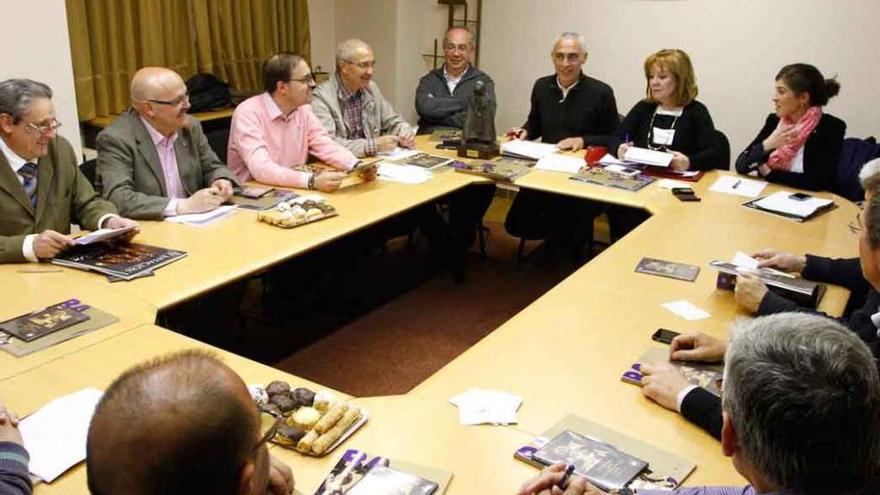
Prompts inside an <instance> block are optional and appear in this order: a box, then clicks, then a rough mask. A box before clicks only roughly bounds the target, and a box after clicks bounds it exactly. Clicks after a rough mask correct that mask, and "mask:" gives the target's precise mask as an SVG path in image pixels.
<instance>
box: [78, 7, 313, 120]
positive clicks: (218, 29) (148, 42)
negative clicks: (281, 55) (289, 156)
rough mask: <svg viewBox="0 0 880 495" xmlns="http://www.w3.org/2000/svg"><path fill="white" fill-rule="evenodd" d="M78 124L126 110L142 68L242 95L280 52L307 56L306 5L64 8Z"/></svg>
mask: <svg viewBox="0 0 880 495" xmlns="http://www.w3.org/2000/svg"><path fill="white" fill-rule="evenodd" d="M66 3H67V22H68V28H69V32H70V49H71V58H72V60H73V74H74V80H75V88H76V99H77V107H78V111H79V118H80V120H89V119H92V118H95V117H100V116H107V115H113V114H117V113H120V112H122V111H123V110H125V108H127V107H128V105H129V94H128V86H129V82H130V81H131V76H132V75H133V74H134V73H135V71H137V70H138V69H139V68H140V67H144V66H148V65H158V66H163V67H169V68H171V69H174V70H175V71H177V72H178V73H179V74H180V75H181V76H182V77H183V78H184V79H187V78H189V77H191V76H192V75H194V74H195V73H196V72H210V73H213V74H215V75H217V76H218V77H219V78H220V79H223V80H224V81H227V82H228V83H230V84H231V85H232V86H233V87H234V88H236V89H238V90H239V91H242V92H245V93H256V92H259V91H260V90H261V81H260V80H261V77H260V64H261V62H262V61H263V59H265V58H266V57H267V56H269V55H271V54H272V53H275V52H278V51H293V52H296V53H299V54H301V55H303V56H304V57H305V58H306V59H307V60H308V59H309V56H310V49H311V47H310V39H309V21H308V19H309V14H308V1H307V0H66Z"/></svg>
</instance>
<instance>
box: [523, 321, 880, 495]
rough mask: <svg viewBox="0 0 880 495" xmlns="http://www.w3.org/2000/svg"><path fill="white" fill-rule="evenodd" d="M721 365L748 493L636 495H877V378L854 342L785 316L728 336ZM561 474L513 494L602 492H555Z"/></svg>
mask: <svg viewBox="0 0 880 495" xmlns="http://www.w3.org/2000/svg"><path fill="white" fill-rule="evenodd" d="M724 359H725V365H724V397H723V399H721V409H722V413H721V414H719V416H720V418H721V421H720V422H721V449H722V451H723V452H724V455H725V456H727V457H730V458H731V460H732V462H733V466H734V468H736V470H737V472H739V473H740V474H741V475H743V477H744V478H746V480H748V482H749V485H748V486H746V487H741V486H739V487H682V488H678V489H676V490H673V491H672V492H669V491H660V490H643V489H640V490H638V495H660V494H672V495H755V494H765V495H770V494H777V495H781V494H786V495H820V494H821V495H844V494H845V495H855V494H864V495H868V494H875V493H877V488H878V487H877V474H878V459H880V429H878V428H877V423H878V420H880V378H878V373H877V368H876V366H875V365H874V359H873V356H872V355H871V351H870V350H869V349H868V348H867V347H866V346H865V344H864V343H863V342H862V341H861V340H859V338H858V337H856V336H855V335H853V334H852V332H850V331H849V330H847V329H846V328H844V327H843V326H842V325H840V324H839V323H837V322H835V321H834V320H831V319H829V318H824V317H821V316H818V315H808V314H799V313H783V314H778V315H771V316H765V317H762V318H758V319H755V320H752V321H750V322H748V323H746V324H745V325H743V326H742V327H739V328H736V329H734V332H733V337H732V339H731V342H730V344H729V346H727V349H726V355H725V358H724ZM564 470H565V468H564V466H561V465H559V466H553V467H551V468H548V469H547V470H545V472H543V473H542V474H541V475H539V476H538V477H537V478H535V479H534V480H532V481H530V482H528V483H526V484H525V485H523V487H522V489H521V490H520V492H519V493H520V495H532V494H537V493H554V494H556V493H559V494H561V493H563V489H564V490H565V492H564V493H565V494H571V495H582V494H591V495H598V494H603V493H604V492H602V491H601V490H598V489H597V488H595V487H592V486H590V485H589V484H588V483H587V482H586V481H585V480H583V479H582V478H579V477H572V479H571V480H569V482H568V484H565V483H563V484H564V485H565V486H563V487H558V486H556V485H557V484H559V483H560V482H561V480H562V478H563V477H564ZM555 486H556V487H555ZM554 487H555V488H554ZM630 493H632V492H630Z"/></svg>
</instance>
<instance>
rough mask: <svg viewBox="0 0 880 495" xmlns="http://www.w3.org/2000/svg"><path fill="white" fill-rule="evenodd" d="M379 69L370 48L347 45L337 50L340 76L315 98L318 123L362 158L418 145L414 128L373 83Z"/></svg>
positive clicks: (354, 42) (350, 42) (362, 44)
mask: <svg viewBox="0 0 880 495" xmlns="http://www.w3.org/2000/svg"><path fill="white" fill-rule="evenodd" d="M375 66H376V57H374V56H373V49H372V48H370V45H368V44H366V43H365V42H363V41H361V40H358V39H351V40H346V41H343V42H342V43H340V44H339V46H338V47H337V48H336V74H334V75H333V77H331V78H330V79H329V80H327V81H325V82H324V83H322V84H321V85H320V86H318V89H316V90H315V92H314V93H313V95H312V110H313V111H314V112H315V115H316V116H317V117H318V120H320V121H321V124H323V125H324V128H325V129H327V132H328V133H330V135H331V136H334V138H335V139H336V142H337V143H339V144H341V145H342V146H345V147H346V148H348V149H349V151H351V152H352V153H354V156H356V157H358V158H363V157H365V156H373V155H375V154H376V153H380V152H386V151H392V150H394V149H395V148H396V147H397V146H402V147H404V148H412V147H413V146H414V145H415V132H414V131H413V128H412V127H411V126H410V125H409V124H407V123H406V121H405V120H404V119H403V117H401V116H400V114H398V113H397V112H395V111H394V108H392V107H391V103H388V100H386V99H385V97H384V96H382V92H381V91H379V86H378V85H377V84H376V83H375V82H373V69H374V68H375Z"/></svg>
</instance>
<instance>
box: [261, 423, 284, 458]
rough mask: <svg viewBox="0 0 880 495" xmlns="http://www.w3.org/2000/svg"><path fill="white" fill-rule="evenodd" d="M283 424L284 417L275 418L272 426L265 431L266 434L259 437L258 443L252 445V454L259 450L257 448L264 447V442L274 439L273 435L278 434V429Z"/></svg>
mask: <svg viewBox="0 0 880 495" xmlns="http://www.w3.org/2000/svg"><path fill="white" fill-rule="evenodd" d="M283 424H284V416H276V417H275V421H273V422H272V426H270V427H269V429H268V430H266V433H264V434H263V436H262V437H260V441H258V442H257V444H256V445H254V452H256V451H257V450H259V448H260V447H262V446H263V445H265V444H266V442H268V441H269V440H272V437H274V436H275V434H276V433H278V428H280V427H281V425H283Z"/></svg>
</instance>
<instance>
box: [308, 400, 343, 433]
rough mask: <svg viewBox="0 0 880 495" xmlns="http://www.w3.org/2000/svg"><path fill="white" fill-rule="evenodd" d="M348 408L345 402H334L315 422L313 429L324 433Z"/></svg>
mask: <svg viewBox="0 0 880 495" xmlns="http://www.w3.org/2000/svg"><path fill="white" fill-rule="evenodd" d="M347 410H348V406H346V405H345V404H335V405H334V406H332V407H331V408H330V410H328V411H327V413H326V414H324V416H323V417H322V418H321V420H320V421H318V422H317V423H316V424H315V430H314V431H317V432H318V433H326V432H327V430H329V429H330V428H333V425H335V424H336V423H338V422H339V420H340V419H342V416H343V415H344V414H345V411H347Z"/></svg>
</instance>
